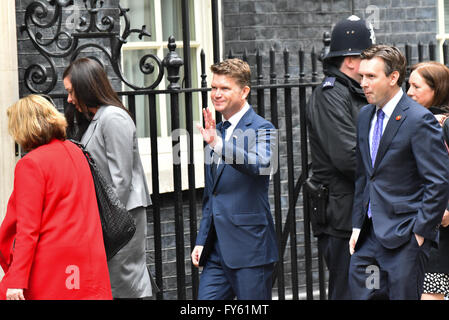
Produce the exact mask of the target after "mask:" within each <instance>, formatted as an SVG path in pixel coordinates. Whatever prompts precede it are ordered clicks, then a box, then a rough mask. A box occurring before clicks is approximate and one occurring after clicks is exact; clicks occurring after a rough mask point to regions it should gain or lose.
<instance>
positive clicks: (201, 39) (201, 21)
mask: <svg viewBox="0 0 449 320" xmlns="http://www.w3.org/2000/svg"><path fill="white" fill-rule="evenodd" d="M161 1H163V0H154V7H155V8H154V9H155V12H159V13H160V12H161ZM219 10H221V1H220V2H219ZM211 12H212V8H211V2H210V1H209V0H195V6H194V19H195V21H194V23H195V24H196V26H197V27H196V28H195V37H194V38H195V39H196V40H194V41H193V40H192V41H191V42H190V47H191V48H195V49H196V60H197V66H198V70H197V71H195V70H192V72H199V73H200V72H201V69H200V68H201V62H200V53H201V50H204V53H205V55H206V74H207V80H208V83H210V80H211V72H210V70H209V66H210V65H211V64H212V63H213V41H212V38H213V34H212V14H211ZM219 23H220V28H221V21H220V22H219ZM151 32H152V34H153V37H152V38H153V39H154V41H137V42H129V43H126V44H124V45H123V47H122V53H123V52H124V51H126V50H141V49H144V50H146V49H151V50H156V54H157V56H158V57H159V58H160V59H161V60H162V59H163V58H164V49H166V48H167V43H168V39H163V37H162V21H161V15H160V14H156V15H155V30H151ZM176 40H177V41H176V50H177V51H178V52H179V50H182V49H183V42H182V39H176ZM179 40H180V41H179ZM220 43H221V39H220ZM123 56H124V55H123V54H122V57H123ZM122 68H123V58H122ZM164 72H165V71H164ZM165 74H166V72H165ZM200 86H201V77H198V83H192V87H194V88H195V87H196V88H199V87H200ZM157 89H161V90H163V89H165V81H161V83H160V85H159V86H158V88H157ZM158 97H159V111H160V113H159V115H160V118H159V119H158V121H160V125H161V127H160V129H161V136H159V137H158V138H157V141H158V164H159V191H160V193H166V192H173V190H174V188H173V156H172V140H171V134H170V133H169V132H168V127H167V118H168V115H167V109H168V108H166V104H167V99H166V97H167V95H165V94H160V95H158ZM194 107H198V108H201V106H194ZM209 107H211V108H212V110H213V106H212V104H211V103H210V102H209ZM200 111H201V110H200ZM199 114H200V119H199V120H200V121H202V112H199ZM193 128H194V163H195V187H196V188H201V187H204V170H203V164H204V149H203V139H202V136H201V134H200V133H199V132H198V130H197V129H196V126H195V125H194V126H193ZM138 140H139V150H140V156H141V160H142V164H143V167H144V171H145V175H146V178H147V182H148V187H149V188H150V192H152V182H151V181H152V174H151V141H150V138H149V137H146V138H139V139H138ZM180 147H181V148H180V149H181V174H182V177H181V181H182V189H183V190H187V189H188V173H187V164H188V155H187V152H188V151H187V137H186V135H182V136H181V146H180Z"/></svg>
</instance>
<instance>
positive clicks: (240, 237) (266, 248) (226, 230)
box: [192, 59, 278, 300]
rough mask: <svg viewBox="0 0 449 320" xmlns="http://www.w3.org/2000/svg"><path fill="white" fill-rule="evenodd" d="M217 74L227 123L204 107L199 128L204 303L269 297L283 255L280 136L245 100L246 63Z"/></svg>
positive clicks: (217, 102) (216, 100)
mask: <svg viewBox="0 0 449 320" xmlns="http://www.w3.org/2000/svg"><path fill="white" fill-rule="evenodd" d="M211 71H212V73H213V79H212V84H211V88H212V91H211V99H212V102H213V104H214V107H215V110H217V111H219V112H220V113H221V114H222V115H223V117H224V121H223V122H221V123H219V124H218V125H217V126H216V127H215V121H214V119H213V118H212V113H211V111H210V110H208V109H206V110H204V112H203V114H204V123H205V128H203V127H201V126H200V125H199V126H198V128H199V130H200V132H201V134H202V135H203V138H204V140H205V141H206V143H207V144H208V145H207V147H206V152H205V159H206V169H205V187H204V196H203V216H202V219H201V223H200V228H199V232H198V236H197V240H196V246H195V248H194V250H193V252H192V262H193V264H194V265H195V266H204V268H203V271H202V273H201V278H200V285H199V293H198V299H200V300H228V299H233V298H235V297H237V299H245V300H246V299H256V300H263V299H271V286H272V274H273V269H274V263H275V262H276V261H277V260H278V249H277V244H276V235H275V231H274V225H273V218H272V216H271V212H270V205H269V202H268V185H269V176H270V173H271V171H272V170H275V169H276V168H275V165H276V161H277V156H276V149H275V148H276V143H275V142H276V134H275V133H276V131H275V128H274V126H273V125H272V124H271V123H270V122H268V121H266V120H265V119H263V118H262V117H260V116H258V115H257V114H256V113H255V112H254V111H253V109H252V108H251V106H249V104H248V103H247V101H246V99H247V97H248V94H249V92H250V80H251V72H250V68H249V66H248V64H247V63H246V62H244V61H242V60H240V59H228V60H225V61H223V62H221V63H218V64H215V65H213V66H212V67H211ZM216 129H217V130H216ZM217 131H218V133H217Z"/></svg>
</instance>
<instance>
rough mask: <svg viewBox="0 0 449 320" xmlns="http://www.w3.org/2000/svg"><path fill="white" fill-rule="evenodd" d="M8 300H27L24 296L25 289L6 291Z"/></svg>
mask: <svg viewBox="0 0 449 320" xmlns="http://www.w3.org/2000/svg"><path fill="white" fill-rule="evenodd" d="M6 300H25V297H24V296H23V289H8V290H6Z"/></svg>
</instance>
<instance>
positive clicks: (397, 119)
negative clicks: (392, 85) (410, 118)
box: [374, 94, 408, 169]
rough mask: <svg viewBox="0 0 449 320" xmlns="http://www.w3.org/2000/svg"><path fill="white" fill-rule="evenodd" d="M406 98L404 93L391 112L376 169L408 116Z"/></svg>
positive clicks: (381, 141) (380, 145) (383, 135)
mask: <svg viewBox="0 0 449 320" xmlns="http://www.w3.org/2000/svg"><path fill="white" fill-rule="evenodd" d="M406 99H407V95H406V94H403V96H402V98H401V100H399V102H398V104H397V105H396V107H395V108H394V110H393V113H392V114H391V117H390V119H389V120H388V123H387V126H386V127H385V131H384V133H383V134H382V138H381V139H380V142H379V149H378V150H377V156H376V162H375V163H374V169H376V168H377V167H378V166H379V163H380V161H382V158H383V157H384V155H385V152H386V151H387V149H388V147H389V146H390V144H391V141H392V140H393V138H394V136H395V135H396V133H397V132H398V130H399V127H400V126H401V125H402V123H403V122H404V120H405V118H406V116H407V115H406V113H405V110H407V109H408V106H407V105H406V104H405V101H404V100H406Z"/></svg>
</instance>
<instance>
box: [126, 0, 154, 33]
mask: <svg viewBox="0 0 449 320" xmlns="http://www.w3.org/2000/svg"><path fill="white" fill-rule="evenodd" d="M120 5H121V6H122V8H128V9H130V10H129V11H128V13H127V14H128V18H129V22H130V28H131V29H140V28H141V27H142V26H143V25H145V26H146V29H147V31H148V32H149V33H150V34H151V38H148V37H143V38H142V40H143V41H150V40H151V41H156V27H155V24H154V0H138V1H136V0H120ZM124 21H125V20H124V19H123V18H122V21H121V30H122V32H123V29H124V28H125V23H124ZM138 36H139V34H138V33H132V34H131V35H130V36H129V38H128V39H126V40H127V41H128V42H132V41H141V40H140V39H139V37H138Z"/></svg>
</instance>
